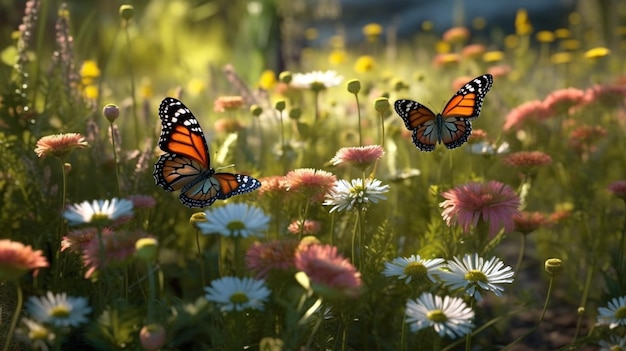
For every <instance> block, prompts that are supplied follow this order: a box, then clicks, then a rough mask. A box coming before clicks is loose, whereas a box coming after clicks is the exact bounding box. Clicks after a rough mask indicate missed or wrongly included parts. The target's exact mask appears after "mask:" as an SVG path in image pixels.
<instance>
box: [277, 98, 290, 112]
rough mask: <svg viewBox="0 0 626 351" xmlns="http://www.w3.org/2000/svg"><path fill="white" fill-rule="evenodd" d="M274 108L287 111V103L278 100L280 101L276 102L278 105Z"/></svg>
mask: <svg viewBox="0 0 626 351" xmlns="http://www.w3.org/2000/svg"><path fill="white" fill-rule="evenodd" d="M274 107H275V108H276V109H277V110H278V111H280V112H282V111H284V110H285V107H287V103H286V102H285V100H278V101H276V104H275V105H274Z"/></svg>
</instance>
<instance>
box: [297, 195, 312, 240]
mask: <svg viewBox="0 0 626 351" xmlns="http://www.w3.org/2000/svg"><path fill="white" fill-rule="evenodd" d="M309 202H310V201H309V199H306V203H305V204H304V213H303V214H302V219H301V222H300V237H299V238H298V239H302V237H303V236H304V221H306V218H307V216H308V215H309Z"/></svg>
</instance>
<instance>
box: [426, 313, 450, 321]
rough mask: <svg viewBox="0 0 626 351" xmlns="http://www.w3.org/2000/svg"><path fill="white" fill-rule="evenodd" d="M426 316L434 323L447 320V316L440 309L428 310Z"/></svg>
mask: <svg viewBox="0 0 626 351" xmlns="http://www.w3.org/2000/svg"><path fill="white" fill-rule="evenodd" d="M426 318H428V319H430V320H431V321H433V322H435V323H443V322H445V321H447V320H448V317H447V316H446V314H445V313H443V311H442V310H432V311H428V313H427V314H426Z"/></svg>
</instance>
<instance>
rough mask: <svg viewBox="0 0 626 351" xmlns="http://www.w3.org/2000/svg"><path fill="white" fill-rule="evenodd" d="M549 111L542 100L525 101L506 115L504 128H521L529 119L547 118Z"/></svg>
mask: <svg viewBox="0 0 626 351" xmlns="http://www.w3.org/2000/svg"><path fill="white" fill-rule="evenodd" d="M548 115H549V111H548V109H547V108H546V106H545V105H544V103H543V101H541V100H533V101H528V102H525V103H523V104H521V105H519V106H517V107H516V108H514V109H513V110H511V112H509V114H508V115H507V116H506V122H504V127H503V129H504V130H505V131H506V130H509V129H511V128H513V127H516V128H520V127H521V126H522V125H523V124H524V123H526V122H528V121H537V120H542V119H545V118H546V117H547V116H548Z"/></svg>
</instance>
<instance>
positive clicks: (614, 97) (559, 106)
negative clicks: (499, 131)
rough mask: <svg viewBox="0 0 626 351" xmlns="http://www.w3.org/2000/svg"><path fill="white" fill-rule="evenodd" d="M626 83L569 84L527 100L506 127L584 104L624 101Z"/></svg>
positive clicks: (516, 125)
mask: <svg viewBox="0 0 626 351" xmlns="http://www.w3.org/2000/svg"><path fill="white" fill-rule="evenodd" d="M625 98H626V86H623V85H595V86H593V87H590V88H588V89H586V90H581V89H576V88H567V89H559V90H555V91H553V92H551V93H550V94H548V95H547V96H546V97H545V99H543V100H532V101H527V102H525V103H523V104H521V105H519V106H517V107H516V108H514V109H512V110H511V112H509V114H508V115H507V116H506V122H505V123H504V130H505V131H506V130H509V129H512V128H517V129H519V128H521V126H522V125H523V124H524V123H526V122H528V121H541V120H545V119H548V118H550V117H553V116H558V115H562V114H572V113H575V112H578V111H580V110H581V109H583V108H586V107H589V106H593V105H595V104H600V105H602V106H616V105H623V104H624V99H625Z"/></svg>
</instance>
